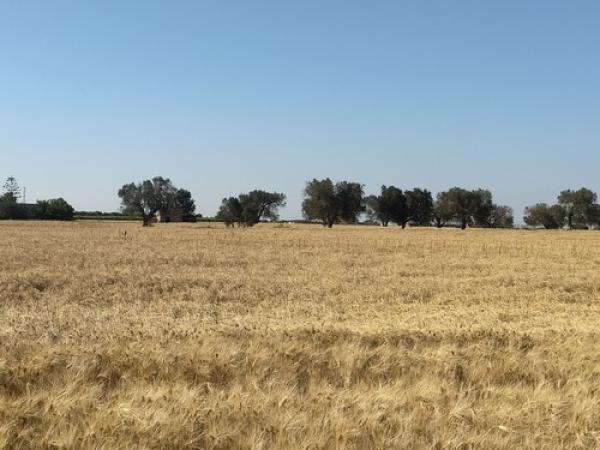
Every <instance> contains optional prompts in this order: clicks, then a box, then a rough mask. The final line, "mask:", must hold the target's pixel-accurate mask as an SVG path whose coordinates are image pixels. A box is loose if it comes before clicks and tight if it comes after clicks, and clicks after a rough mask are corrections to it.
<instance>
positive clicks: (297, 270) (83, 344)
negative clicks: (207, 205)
mask: <svg viewBox="0 0 600 450" xmlns="http://www.w3.org/2000/svg"><path fill="white" fill-rule="evenodd" d="M125 230H126V231H127V236H126V237H125V236H124V231H125ZM0 239H1V241H0V242H1V244H0V448H6V449H29V448H39V449H70V448H73V449H75V448H76V449H116V448H119V449H171V448H178V449H291V448H294V449H295V448H301V449H396V448H400V449H402V448H407V449H468V448H485V449H514V448H551V449H555V448H569V449H570V448H600V346H599V345H600V334H599V331H598V327H599V325H600V232H598V231H518V230H505V231H499V230H476V229H471V230H466V231H460V230H447V229H442V230H437V229H406V230H402V229H399V228H389V229H383V228H377V227H359V226H356V227H347V226H339V227H334V228H333V229H331V230H328V229H323V228H321V227H319V226H308V225H259V226H257V227H255V228H253V229H237V228H236V229H234V230H232V229H226V228H224V227H223V226H221V225H218V224H212V225H211V226H208V225H206V224H191V225H182V224H181V225H180V224H173V225H170V224H165V225H157V226H154V227H152V228H142V227H141V225H140V224H138V223H106V222H75V223H34V222H3V223H0Z"/></svg>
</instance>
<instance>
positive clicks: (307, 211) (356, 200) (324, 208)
mask: <svg viewBox="0 0 600 450" xmlns="http://www.w3.org/2000/svg"><path fill="white" fill-rule="evenodd" d="M365 211H366V207H365V194H364V191H363V185H362V184H360V183H354V182H348V181H340V182H338V183H336V184H335V185H334V184H333V182H332V181H331V180H330V179H329V178H326V179H324V180H317V179H313V180H312V181H309V182H307V183H306V187H305V188H304V201H303V202H302V215H303V216H304V218H306V219H307V220H319V221H321V222H322V223H323V226H327V227H329V228H331V227H332V226H333V224H334V223H336V222H339V221H342V222H346V223H355V222H357V221H358V217H359V215H360V214H361V213H363V212H365Z"/></svg>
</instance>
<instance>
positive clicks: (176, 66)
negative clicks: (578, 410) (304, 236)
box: [0, 0, 600, 222]
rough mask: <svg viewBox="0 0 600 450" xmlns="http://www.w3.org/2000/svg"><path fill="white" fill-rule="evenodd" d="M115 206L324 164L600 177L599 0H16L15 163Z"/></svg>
mask: <svg viewBox="0 0 600 450" xmlns="http://www.w3.org/2000/svg"><path fill="white" fill-rule="evenodd" d="M11 175H12V176H14V177H15V178H16V179H17V181H18V182H19V184H20V186H21V187H26V189H27V201H28V202H33V201H35V200H36V199H48V198H56V197H64V198H65V199H66V200H67V201H68V202H69V203H71V204H72V205H73V206H74V207H75V209H77V210H103V211H115V210H118V208H119V204H120V201H119V198H118V196H117V191H118V190H119V188H120V187H121V186H122V185H123V184H125V183H129V182H133V181H135V182H138V181H142V180H144V179H149V178H152V177H154V176H157V175H161V176H164V177H167V178H170V179H171V180H172V181H173V183H174V184H175V185H176V186H177V187H181V188H185V189H188V190H190V191H191V192H192V195H193V197H194V199H195V200H196V205H197V210H198V212H200V213H201V214H203V215H205V216H212V215H214V214H215V213H216V211H217V209H218V207H219V204H220V201H221V199H222V198H223V197H228V196H232V195H238V194H240V193H242V192H247V191H249V190H252V189H264V190H268V191H278V192H283V193H285V194H286V195H287V197H288V206H287V207H286V208H284V209H283V210H282V211H281V213H282V217H283V218H289V219H291V218H299V217H300V216H301V213H300V204H301V201H302V190H303V188H304V185H305V183H306V181H308V180H311V179H312V178H318V179H321V178H325V177H330V178H331V179H332V180H334V181H338V180H347V181H357V182H361V183H364V184H365V191H366V192H367V193H368V194H372V193H377V192H378V191H379V189H380V186H381V185H382V184H386V185H395V186H397V187H399V188H401V189H412V188H414V187H421V188H426V189H429V190H431V191H432V192H433V194H434V196H435V194H437V192H439V191H443V190H446V189H448V188H450V187H453V186H460V187H463V188H467V189H474V188H479V187H481V188H486V189H489V190H491V191H492V193H493V195H494V200H495V202H496V203H499V204H507V205H509V206H512V207H513V208H514V210H515V219H516V221H517V222H521V221H522V215H523V208H524V206H526V205H530V204H533V203H537V202H546V203H554V202H556V197H557V195H558V193H559V192H560V191H561V190H563V189H568V188H571V189H577V188H579V187H582V186H585V187H588V188H590V189H592V190H593V191H595V192H599V193H600V2H598V1H597V0H593V1H572V2H567V1H564V0H561V1H553V0H544V1H534V0H518V1H517V0H515V1H511V0H509V1H504V0H503V1H491V0H490V1H487V0H486V1H481V0H473V1H462V0H452V1H450V0H425V1H420V0H419V1H417V0H413V1H401V0H394V1H366V0H365V1H351V0H344V1H326V0H318V1H317V0H296V1H287V0H274V1H260V0H256V1H247V0H243V1H241V0H240V1H237V0H230V1H221V0H218V1H217V0H214V1H200V0H194V1H177V0H174V1H166V0H162V1H153V0H139V1H136V0H126V1H124V0H98V1H92V0H89V1H79V0H69V1H66V0H52V1H48V0H40V1H31V0H18V1H11V0H4V1H1V0H0V181H2V184H3V181H4V180H5V179H6V178H7V177H9V176H11Z"/></svg>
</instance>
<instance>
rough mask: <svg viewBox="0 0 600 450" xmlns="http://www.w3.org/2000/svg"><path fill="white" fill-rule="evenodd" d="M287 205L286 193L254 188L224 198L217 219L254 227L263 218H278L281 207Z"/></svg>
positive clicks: (229, 224)
mask: <svg viewBox="0 0 600 450" xmlns="http://www.w3.org/2000/svg"><path fill="white" fill-rule="evenodd" d="M285 205H286V203H285V194H281V193H278V192H266V191H262V190H253V191H250V192H248V193H246V194H240V195H239V196H238V197H229V198H224V199H223V201H222V202H221V207H220V208H219V211H218V212H217V219H219V220H222V221H223V222H225V224H226V225H227V226H231V225H233V224H235V223H237V224H239V225H244V226H247V227H252V226H254V225H255V224H257V223H259V222H260V221H261V220H271V221H273V220H277V219H278V218H279V208H282V207H284V206H285Z"/></svg>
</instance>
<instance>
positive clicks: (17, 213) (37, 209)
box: [0, 176, 75, 220]
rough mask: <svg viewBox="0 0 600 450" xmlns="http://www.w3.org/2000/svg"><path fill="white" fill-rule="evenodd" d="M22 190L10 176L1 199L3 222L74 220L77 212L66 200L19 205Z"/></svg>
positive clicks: (0, 209)
mask: <svg viewBox="0 0 600 450" xmlns="http://www.w3.org/2000/svg"><path fill="white" fill-rule="evenodd" d="M20 198H21V188H20V187H19V184H18V183H17V180H16V179H15V177H13V176H10V177H8V179H7V180H6V183H4V186H3V187H2V196H1V197H0V219H1V220H8V219H12V220H27V219H36V220H73V215H74V212H75V210H74V209H73V207H72V206H71V205H69V204H68V203H67V201H66V200H65V199H63V198H62V197H61V198H53V199H50V200H37V201H36V203H33V204H25V203H19V199H20Z"/></svg>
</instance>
